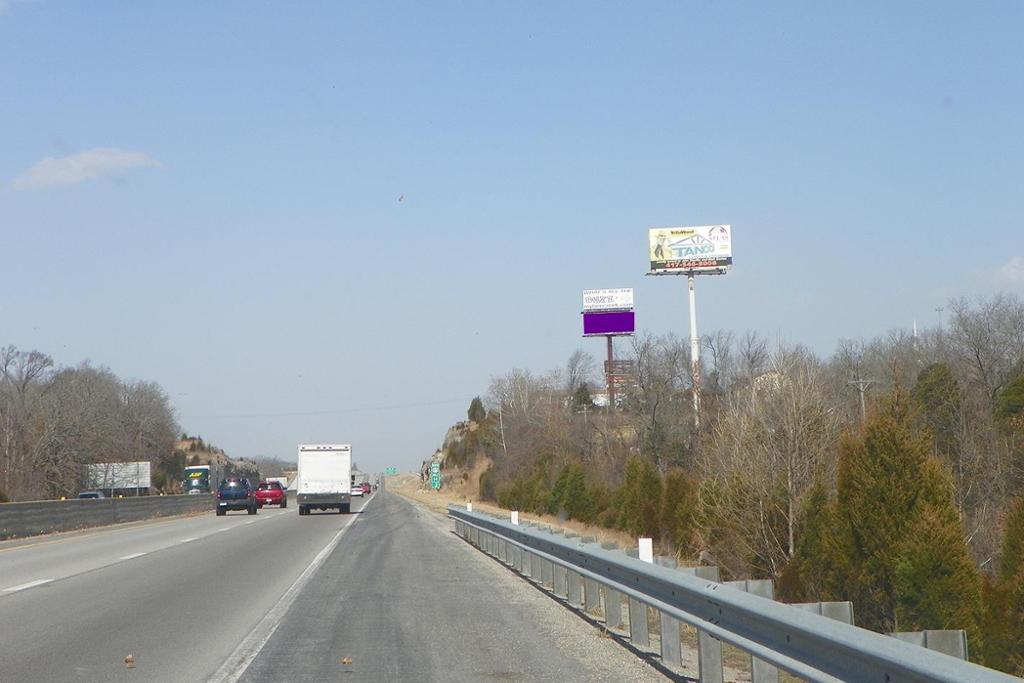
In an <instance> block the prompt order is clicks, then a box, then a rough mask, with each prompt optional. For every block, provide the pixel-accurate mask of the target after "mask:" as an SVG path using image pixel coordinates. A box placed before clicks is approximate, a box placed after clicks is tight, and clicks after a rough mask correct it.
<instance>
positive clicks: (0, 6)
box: [0, 0, 32, 16]
mask: <svg viewBox="0 0 1024 683" xmlns="http://www.w3.org/2000/svg"><path fill="white" fill-rule="evenodd" d="M26 2H32V0H0V16H3V15H5V14H7V13H8V12H10V11H11V8H12V7H14V6H15V5H19V4H24V3H26Z"/></svg>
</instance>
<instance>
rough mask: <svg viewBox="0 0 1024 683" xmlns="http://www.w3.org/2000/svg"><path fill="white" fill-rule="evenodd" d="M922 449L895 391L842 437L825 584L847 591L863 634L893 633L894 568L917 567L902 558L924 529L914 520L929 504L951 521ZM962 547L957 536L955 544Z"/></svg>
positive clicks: (941, 483)
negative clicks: (832, 549) (833, 549)
mask: <svg viewBox="0 0 1024 683" xmlns="http://www.w3.org/2000/svg"><path fill="white" fill-rule="evenodd" d="M928 451H929V444H928V441H927V437H926V436H924V435H922V434H920V433H917V432H915V431H914V429H913V425H912V420H911V416H910V411H909V409H908V407H907V405H906V401H905V400H904V398H903V397H902V396H901V395H900V394H899V393H898V392H897V393H896V394H895V395H894V396H893V397H892V398H891V399H890V400H889V401H887V402H886V405H884V406H883V408H882V410H881V411H880V412H878V413H877V414H876V415H874V416H872V417H871V418H870V419H869V420H868V422H867V423H866V424H865V426H864V429H863V431H862V433H861V434H860V435H857V436H848V437H847V438H846V439H845V440H844V442H843V443H842V445H841V447H840V460H839V478H838V495H837V504H836V545H837V553H836V556H835V561H836V565H835V568H834V574H833V575H832V577H831V579H830V581H831V583H832V585H834V586H841V587H843V588H845V591H846V597H847V599H852V600H853V601H854V603H855V604H856V605H857V608H858V622H859V623H860V624H861V625H863V626H865V627H867V628H871V629H875V630H879V631H892V630H893V629H894V627H895V625H896V621H895V619H896V608H897V604H898V597H899V593H898V590H897V585H896V568H897V565H898V564H899V563H900V562H908V561H909V562H911V564H910V565H908V568H907V569H906V570H905V571H910V570H911V568H916V567H917V566H918V565H916V564H913V562H912V560H910V559H908V557H906V556H904V554H903V547H904V545H905V542H906V540H907V539H908V538H909V536H910V535H911V534H912V533H913V532H914V530H915V528H918V527H920V525H921V524H924V522H919V520H918V517H919V516H920V515H922V514H923V511H924V510H925V509H926V508H927V507H929V506H932V507H934V508H935V509H936V510H937V511H938V512H937V513H936V514H940V515H942V516H943V518H945V516H947V515H952V516H953V519H955V515H956V512H955V510H953V509H951V506H952V502H951V499H950V495H949V489H948V487H947V486H946V482H945V480H944V479H943V478H942V477H938V476H937V471H938V470H937V469H936V468H935V467H934V466H932V465H930V464H929V456H928ZM962 543H963V541H962V537H961V538H960V539H958V540H957V544H962ZM945 550H947V551H948V550H950V549H945ZM908 552H910V551H908ZM920 562H922V563H925V564H926V561H925V560H921V561H920ZM908 599H910V598H908ZM908 609H909V608H908Z"/></svg>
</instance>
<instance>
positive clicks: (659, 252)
mask: <svg viewBox="0 0 1024 683" xmlns="http://www.w3.org/2000/svg"><path fill="white" fill-rule="evenodd" d="M647 255H648V257H649V259H650V263H651V270H650V272H649V273H647V274H648V275H685V276H686V284H687V289H688V290H689V293H690V364H691V370H692V373H693V374H692V378H693V425H694V427H695V428H697V429H699V428H700V337H699V336H698V334H697V295H696V292H695V288H694V280H695V278H694V276H696V275H725V274H726V273H727V272H728V271H729V270H730V269H731V268H732V226H731V225H690V226H683V227H677V228H651V229H650V230H648V232H647Z"/></svg>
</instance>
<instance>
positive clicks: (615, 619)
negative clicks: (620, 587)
mask: <svg viewBox="0 0 1024 683" xmlns="http://www.w3.org/2000/svg"><path fill="white" fill-rule="evenodd" d="M604 625H605V626H607V627H608V628H619V627H620V626H622V593H620V592H619V591H617V590H615V589H614V588H608V587H605V589H604Z"/></svg>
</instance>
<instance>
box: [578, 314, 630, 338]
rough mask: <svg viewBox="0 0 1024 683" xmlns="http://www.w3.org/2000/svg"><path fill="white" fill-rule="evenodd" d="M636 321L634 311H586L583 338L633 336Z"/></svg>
mask: <svg viewBox="0 0 1024 683" xmlns="http://www.w3.org/2000/svg"><path fill="white" fill-rule="evenodd" d="M634 331H636V320H635V319H634V314H633V311H585V312H584V313H583V336H584V337H588V336H591V335H605V334H633V332H634Z"/></svg>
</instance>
